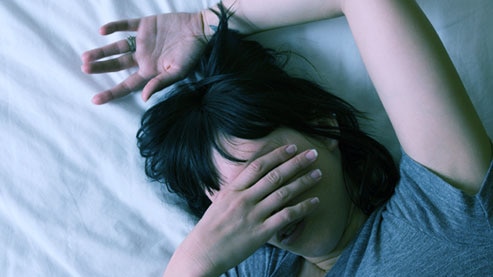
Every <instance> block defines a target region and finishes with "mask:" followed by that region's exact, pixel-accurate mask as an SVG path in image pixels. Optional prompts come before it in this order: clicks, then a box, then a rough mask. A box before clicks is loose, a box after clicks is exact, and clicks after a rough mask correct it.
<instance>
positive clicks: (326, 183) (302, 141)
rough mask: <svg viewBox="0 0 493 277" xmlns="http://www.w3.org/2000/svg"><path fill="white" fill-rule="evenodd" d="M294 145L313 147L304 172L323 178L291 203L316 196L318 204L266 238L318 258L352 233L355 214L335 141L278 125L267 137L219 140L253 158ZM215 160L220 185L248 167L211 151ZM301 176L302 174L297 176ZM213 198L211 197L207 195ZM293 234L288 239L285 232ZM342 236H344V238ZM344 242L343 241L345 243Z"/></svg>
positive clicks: (238, 154) (232, 150)
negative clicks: (317, 172)
mask: <svg viewBox="0 0 493 277" xmlns="http://www.w3.org/2000/svg"><path fill="white" fill-rule="evenodd" d="M288 144H296V146H297V147H298V153H300V152H302V151H304V150H307V149H316V150H317V151H318V159H317V160H316V161H315V162H314V163H313V164H311V165H310V167H309V168H307V169H306V170H305V171H304V172H301V173H307V172H309V171H311V170H314V169H317V168H318V169H320V170H321V171H322V179H321V180H320V181H319V183H318V184H316V185H315V186H314V187H312V188H311V189H309V190H307V191H305V192H304V193H302V194H301V195H299V196H297V197H296V198H295V199H294V200H293V201H291V202H292V203H290V204H292V205H294V204H296V203H299V202H301V201H302V200H305V199H308V198H311V197H315V196H316V197H318V198H319V200H320V205H319V207H318V208H317V209H316V210H315V211H314V212H313V213H311V214H310V215H308V216H307V217H305V218H304V219H303V220H302V221H301V222H299V223H297V224H292V225H290V226H288V227H287V228H284V230H282V231H280V232H279V233H278V234H277V235H275V236H274V237H272V238H271V239H270V240H269V243H270V244H272V245H274V246H277V247H279V248H282V249H285V250H288V251H290V252H293V253H296V254H298V255H301V256H304V257H320V256H323V255H329V254H330V253H333V252H334V251H335V250H339V248H340V247H344V245H341V241H346V242H347V241H348V240H349V239H350V238H349V239H347V238H345V237H347V236H351V237H352V236H353V235H354V234H349V233H348V232H345V231H346V227H347V226H348V224H349V223H350V221H351V220H350V218H351V217H353V216H354V213H353V212H351V211H352V210H353V204H352V202H351V200H350V198H349V196H348V193H347V191H346V188H345V185H344V179H343V173H342V168H341V158H340V151H339V147H338V143H337V141H336V140H333V139H328V138H323V139H315V138H313V137H309V136H306V135H304V134H301V133H299V132H297V131H294V130H292V129H288V128H279V129H277V130H275V131H274V132H272V133H271V134H269V135H268V136H266V137H264V138H261V139H256V140H245V139H238V138H229V139H224V140H223V141H222V146H223V147H224V149H225V150H226V151H227V152H228V153H229V154H231V155H232V156H234V157H236V158H239V159H242V160H247V161H249V162H250V161H252V160H254V159H255V158H256V157H260V156H262V155H264V154H267V153H268V152H270V151H272V150H274V149H276V148H278V147H281V146H283V145H288ZM214 162H215V165H216V167H217V170H218V173H219V174H220V177H221V181H222V182H221V183H222V184H226V185H227V184H230V183H231V181H232V180H234V179H235V177H236V176H238V174H240V172H241V171H242V170H243V169H244V168H245V167H246V166H247V163H234V162H231V161H230V160H227V159H225V158H224V157H222V156H221V155H220V154H219V153H218V152H217V151H215V152H214ZM299 176H301V175H299ZM210 198H211V200H212V201H214V197H213V196H211V197H210ZM289 234H294V235H292V237H291V238H289V237H288V239H280V238H285V236H286V235H289ZM343 237H344V238H343ZM344 244H345V243H344Z"/></svg>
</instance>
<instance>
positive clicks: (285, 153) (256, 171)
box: [231, 145, 297, 190]
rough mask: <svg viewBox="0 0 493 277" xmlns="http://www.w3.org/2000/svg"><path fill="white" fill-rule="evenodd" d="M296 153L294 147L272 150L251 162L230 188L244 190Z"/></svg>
mask: <svg viewBox="0 0 493 277" xmlns="http://www.w3.org/2000/svg"><path fill="white" fill-rule="evenodd" d="M296 151H297V148H296V145H288V146H282V147H279V148H276V149H274V150H273V151H271V152H269V153H267V154H266V155H264V156H261V157H260V158H257V159H256V160H254V161H253V162H251V163H250V164H249V165H248V166H247V167H246V168H245V169H244V170H243V171H242V172H241V173H240V174H239V175H238V177H236V178H235V180H234V181H233V183H232V185H233V186H231V188H233V189H236V190H245V189H247V188H249V187H251V186H252V185H253V184H254V183H256V182H257V181H258V180H260V178H262V177H263V176H264V175H265V174H267V172H269V171H271V170H272V169H274V168H275V167H276V166H278V165H279V164H281V163H283V162H285V161H287V160H288V159H289V158H291V157H292V156H293V155H294V154H295V153H296Z"/></svg>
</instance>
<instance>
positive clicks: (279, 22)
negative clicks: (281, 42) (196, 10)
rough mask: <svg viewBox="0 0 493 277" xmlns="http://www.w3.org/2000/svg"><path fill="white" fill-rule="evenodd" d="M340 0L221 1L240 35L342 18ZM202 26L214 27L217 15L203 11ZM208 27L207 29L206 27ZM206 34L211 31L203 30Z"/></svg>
mask: <svg viewBox="0 0 493 277" xmlns="http://www.w3.org/2000/svg"><path fill="white" fill-rule="evenodd" d="M342 1H343V0H224V1H222V4H223V5H224V7H226V8H227V9H230V10H231V11H233V12H234V15H233V16H232V17H231V19H230V20H229V25H230V28H231V29H235V30H238V31H239V32H240V33H242V34H254V33H257V32H261V31H266V30H270V29H276V28H280V27H285V26H291V25H297V24H302V23H307V22H312V21H318V20H323V19H329V18H333V17H337V16H341V15H342V9H341V2H342ZM202 15H203V16H204V22H205V25H212V26H215V25H217V22H218V18H217V16H216V15H215V14H214V13H213V12H211V11H209V10H205V11H203V12H202ZM205 27H206V28H207V26H205ZM206 32H211V31H210V30H206Z"/></svg>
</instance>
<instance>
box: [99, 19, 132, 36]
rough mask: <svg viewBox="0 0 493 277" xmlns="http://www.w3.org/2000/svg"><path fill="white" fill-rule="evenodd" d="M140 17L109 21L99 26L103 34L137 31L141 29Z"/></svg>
mask: <svg viewBox="0 0 493 277" xmlns="http://www.w3.org/2000/svg"><path fill="white" fill-rule="evenodd" d="M139 23H140V19H138V18H136V19H125V20H118V21H113V22H109V23H107V24H104V25H103V26H101V28H99V33H100V34H102V35H109V34H112V33H114V32H120V31H134V32H135V31H137V29H139Z"/></svg>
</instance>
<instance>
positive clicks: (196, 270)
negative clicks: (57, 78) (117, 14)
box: [82, 0, 493, 276]
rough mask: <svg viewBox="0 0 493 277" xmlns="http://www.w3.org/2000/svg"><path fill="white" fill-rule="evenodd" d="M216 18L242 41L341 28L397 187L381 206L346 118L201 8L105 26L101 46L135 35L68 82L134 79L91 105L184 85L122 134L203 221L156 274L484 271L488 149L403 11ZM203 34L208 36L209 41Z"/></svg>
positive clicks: (370, 164)
mask: <svg viewBox="0 0 493 277" xmlns="http://www.w3.org/2000/svg"><path fill="white" fill-rule="evenodd" d="M224 6H226V7H231V9H232V10H234V15H232V16H231V17H230V19H229V23H230V26H231V28H232V29H236V30H238V31H239V32H240V33H242V34H251V33H255V32H258V31H261V30H267V29H271V28H276V27H280V26H286V25H293V24H299V23H304V22H309V21H314V20H319V19H326V18H330V17H334V16H338V15H345V16H346V18H347V20H348V22H349V25H350V27H351V30H352V32H353V34H354V37H355V40H356V42H357V44H358V47H359V49H360V52H361V55H362V57H363V60H364V62H365V64H366V67H367V69H368V72H369V74H370V77H371V79H372V81H373V83H374V85H375V87H376V89H377V91H378V94H379V97H380V99H381V100H382V102H383V104H384V107H385V109H386V111H387V113H388V114H389V117H390V119H391V122H392V125H393V127H394V129H395V131H396V133H397V136H398V138H399V142H400V143H401V145H402V149H403V151H404V155H403V159H402V161H401V164H400V170H401V179H400V181H399V183H398V184H397V186H396V188H395V193H394V194H392V192H393V186H394V185H395V182H396V181H397V176H396V174H395V168H394V167H393V166H392V165H391V163H389V160H390V158H389V156H388V153H386V151H385V150H384V149H382V148H381V146H380V145H378V144H377V143H375V142H374V141H373V140H371V139H370V138H368V137H367V136H366V135H364V134H362V133H361V132H360V131H359V130H358V128H357V124H356V123H354V122H353V121H354V120H353V119H354V117H353V115H352V113H353V112H354V111H353V110H352V108H351V107H350V106H347V105H346V104H345V103H344V102H342V101H340V100H339V99H337V98H335V97H331V96H330V95H329V94H325V93H319V92H321V90H320V89H319V88H318V87H317V86H315V85H313V84H311V83H309V82H306V81H304V80H299V79H296V78H292V77H289V76H287V75H286V74H285V73H283V72H281V71H279V69H278V67H277V66H276V65H275V63H274V62H273V61H272V59H271V58H272V56H270V55H268V53H266V52H265V50H262V51H260V52H259V50H258V46H255V45H250V44H249V43H247V42H245V41H243V40H241V39H240V38H238V37H237V36H236V35H235V34H234V33H231V32H228V31H227V26H226V23H225V21H226V20H225V19H224V18H223V21H222V22H221V24H219V23H218V20H217V18H218V17H217V15H216V14H215V13H214V12H213V11H211V10H206V11H202V12H200V13H197V14H167V15H159V16H153V17H147V18H143V19H135V20H125V21H119V22H114V23H110V24H107V25H105V26H103V28H102V33H103V34H108V33H111V32H114V31H123V30H131V31H137V32H138V33H137V42H136V52H135V53H134V52H130V53H127V54H125V55H123V56H121V57H119V58H116V59H114V60H109V61H97V60H98V59H100V58H103V57H106V56H110V55H113V54H119V53H124V52H127V51H129V50H134V49H131V48H130V47H131V46H132V45H131V44H129V43H127V41H119V42H117V43H114V44H111V45H108V46H104V47H102V48H98V49H95V50H91V51H88V52H86V53H85V54H84V55H83V57H82V58H83V61H84V65H83V70H84V71H85V72H88V73H96V72H107V71H114V70H120V69H124V68H128V67H131V66H135V65H138V66H139V71H138V72H137V73H135V74H133V75H131V76H130V77H129V78H128V79H127V80H125V81H124V82H123V83H122V84H120V85H118V86H116V87H115V88H112V89H110V90H108V91H105V92H102V93H100V94H98V95H96V97H95V98H94V100H93V101H94V102H95V103H97V104H100V103H104V102H107V101H109V100H111V99H113V98H115V97H120V96H123V95H126V94H128V93H130V92H131V91H132V90H135V89H139V88H143V98H144V99H148V98H149V96H150V95H151V94H152V93H153V92H155V91H157V90H159V89H161V88H163V87H165V86H167V85H169V84H171V83H174V82H176V81H178V80H180V79H182V78H183V77H186V76H187V73H188V72H189V71H191V70H192V72H193V76H188V77H189V78H188V80H187V81H186V82H184V83H182V84H180V85H178V88H177V90H176V91H175V93H173V94H171V96H169V98H167V99H166V100H165V101H163V103H162V104H159V105H157V106H156V107H154V108H152V109H151V110H149V111H148V112H147V113H146V115H145V116H144V118H143V121H142V123H143V125H142V128H141V130H140V131H139V134H138V138H139V147H140V148H141V153H142V154H143V156H145V157H146V165H147V168H146V170H147V172H148V174H149V175H150V176H151V177H153V178H155V179H158V180H165V181H167V182H168V183H169V184H170V186H172V188H173V189H174V190H175V191H177V192H178V193H180V194H181V195H183V196H185V197H187V198H188V199H189V203H190V204H191V206H192V207H193V208H194V209H195V211H196V212H197V213H198V214H200V213H201V212H203V211H204V209H205V208H207V210H206V211H205V212H204V213H203V216H202V218H201V219H200V221H199V222H198V224H197V225H196V227H195V228H194V229H193V231H192V232H191V233H190V234H189V235H188V237H187V238H186V239H185V241H184V242H183V243H182V244H181V245H180V247H179V248H178V249H177V251H176V252H175V254H174V255H173V257H172V259H171V261H170V263H169V264H168V267H167V269H166V272H165V276H218V275H220V274H222V273H223V272H226V271H228V269H230V268H233V269H232V270H229V271H228V274H230V275H235V274H236V275H241V276H243V274H244V273H249V274H250V275H252V276H325V275H328V276H340V275H347V276H353V275H362V276H367V275H370V276H371V275H378V276H380V275H382V276H395V275H418V276H420V275H438V276H447V275H481V274H487V273H491V272H493V265H492V263H491V262H490V260H491V257H492V256H493V176H491V175H492V174H493V173H492V172H491V171H492V169H491V164H490V163H491V158H492V149H491V143H490V139H489V138H488V136H487V134H486V132H485V130H484V128H483V126H482V124H481V122H480V120H479V119H478V116H477V114H476V112H475V110H474V108H473V106H472V104H471V102H470V100H469V98H468V96H467V94H466V91H465V89H464V86H463V85H462V83H461V81H460V78H459V76H458V75H457V73H456V70H455V68H454V66H453V64H452V63H451V61H450V59H449V57H448V55H447V53H446V52H445V50H444V47H443V45H442V44H441V42H440V40H439V38H438V36H437V35H436V33H435V31H434V30H433V28H432V26H431V25H430V23H429V22H428V21H427V19H426V17H425V16H424V14H423V13H422V11H421V10H420V8H419V7H418V5H417V4H416V3H415V2H414V1H412V0H370V1H363V0H337V1H335V0H334V1H330V0H329V1H317V0H310V1H306V0H305V1H299V0H298V1H297V0H289V1H279V0H270V1H266V0H264V1H256V0H253V1H242V0H238V1H231V3H230V2H226V1H224ZM216 10H217V9H216ZM210 25H213V26H218V28H217V34H215V35H214V36H213V33H214V30H213V29H210V28H208V26H210ZM214 29H215V28H214ZM208 39H210V40H211V41H210V43H209V44H207V40H208ZM235 47H236V48H235ZM232 49H236V50H238V49H241V50H246V51H247V50H251V49H254V51H251V53H250V52H249V53H248V54H245V55H244V53H243V52H240V51H237V52H236V53H235V52H234V51H232ZM235 55H237V56H243V55H244V57H252V56H253V57H255V58H253V59H252V60H250V63H248V61H249V60H248V59H247V60H245V59H246V58H243V59H242V58H241V57H239V58H238V57H237V58H235V57H234V56H235ZM198 61H200V63H199V65H198V66H196V63H197V62H198ZM252 61H253V62H252ZM257 61H259V62H258V63H257ZM256 65H260V66H258V67H256ZM258 72H263V73H267V74H259V73H258ZM195 75H198V76H195ZM235 88H238V89H237V90H235ZM281 93H282V94H281ZM279 95H281V96H279ZM323 95H329V96H327V97H325V96H323ZM295 96H296V97H297V99H298V102H296V103H295V104H294V105H293V99H295V98H294V97H295ZM317 100H318V101H317ZM317 102H318V105H314V103H315V104H317ZM160 105H162V106H160ZM288 105H290V106H288ZM229 106H233V107H229ZM255 106H258V108H257V109H256V110H254V111H253V112H252V111H251V109H252V108H253V107H255ZM273 108H275V109H276V110H275V112H270V111H272V109H273ZM283 109H284V110H283ZM280 111H281V112H282V111H285V114H276V113H278V112H280ZM269 112H270V113H269ZM283 118H286V119H285V120H283ZM237 119H238V121H237ZM273 122H274V123H273ZM293 122H294V123H293ZM197 126H199V127H200V128H197ZM258 130H260V131H258ZM257 131H258V132H257ZM196 141H200V142H203V144H204V145H205V147H204V145H197V143H194V142H196ZM199 144H200V143H199ZM175 163H178V164H177V165H175V166H174V164H175ZM186 173H188V174H186ZM189 184H193V186H189ZM189 187H193V188H194V189H189ZM391 195H392V196H391ZM389 197H390V198H389ZM207 199H209V200H210V202H208V201H207ZM194 204H195V205H194ZM209 204H210V205H209ZM265 243H269V244H270V245H274V246H276V247H275V248H273V247H262V246H263V245H264V244H265ZM260 247H262V248H260ZM259 248H260V249H259ZM252 254H253V255H252ZM245 259H246V260H245Z"/></svg>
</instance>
